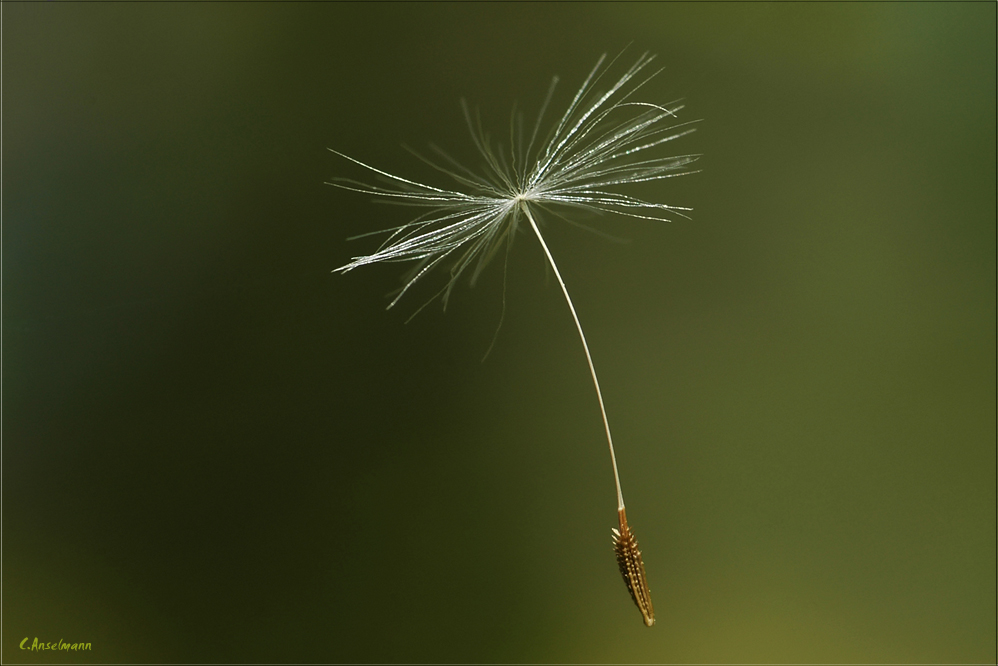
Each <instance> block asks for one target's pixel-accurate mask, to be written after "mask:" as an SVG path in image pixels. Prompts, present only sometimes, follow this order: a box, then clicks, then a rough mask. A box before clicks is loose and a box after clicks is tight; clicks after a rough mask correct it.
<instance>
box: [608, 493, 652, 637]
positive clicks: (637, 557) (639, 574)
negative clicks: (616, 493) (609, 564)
mask: <svg viewBox="0 0 998 666" xmlns="http://www.w3.org/2000/svg"><path fill="white" fill-rule="evenodd" d="M617 517H618V518H619V519H620V531H619V532H618V531H617V530H613V551H614V553H616V555H617V566H618V567H620V575H621V576H623V577H624V583H625V584H626V585H627V591H628V592H630V593H631V599H633V600H634V605H635V606H637V607H638V610H639V611H641V617H642V618H644V621H645V626H648V627H650V626H652V625H653V624H655V609H654V607H653V606H652V605H651V590H649V589H648V581H647V580H646V579H645V565H644V564H643V563H642V562H641V551H640V550H638V540H637V539H635V538H634V532H632V531H631V528H630V527H628V526H627V514H625V513H624V510H623V509H619V510H618V511H617Z"/></svg>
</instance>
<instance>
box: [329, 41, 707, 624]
mask: <svg viewBox="0 0 998 666" xmlns="http://www.w3.org/2000/svg"><path fill="white" fill-rule="evenodd" d="M653 58H654V56H650V55H648V54H647V53H646V54H644V55H642V56H641V57H640V58H638V61H637V62H636V63H635V64H634V65H632V66H631V68H630V69H628V70H627V71H626V72H625V73H624V74H623V75H622V76H621V77H620V78H619V79H618V80H617V81H616V82H615V83H613V84H612V85H611V86H610V88H609V89H608V90H607V91H606V92H604V93H596V92H594V91H595V88H596V85H597V84H598V83H599V82H600V80H601V79H602V78H603V76H604V74H605V73H606V72H607V69H608V68H609V66H610V65H612V64H613V62H611V63H610V65H608V66H607V67H606V68H604V66H603V63H604V61H605V60H606V55H603V56H602V57H600V59H599V61H598V62H597V63H596V66H595V67H593V69H592V71H591V72H590V73H589V76H588V77H587V78H586V80H585V81H584V82H583V84H582V87H581V88H579V90H578V92H576V93H575V97H574V98H573V99H572V102H571V104H569V105H568V108H567V109H566V110H565V112H564V114H562V116H561V118H560V120H558V122H557V123H556V124H555V125H554V127H553V128H552V129H551V130H550V132H549V134H548V136H547V138H546V139H541V140H540V141H538V132H539V131H540V127H541V122H542V120H543V118H544V113H545V111H546V110H547V107H548V105H549V103H550V102H551V98H552V96H553V94H554V89H555V85H556V84H557V82H558V79H557V77H555V78H554V80H553V81H552V82H551V86H550V88H549V89H548V93H547V96H546V97H545V99H544V103H543V105H542V106H541V110H540V112H539V113H538V116H537V121H536V122H535V124H534V127H533V131H531V132H530V134H529V136H527V135H526V134H525V133H524V131H523V122H522V116H515V115H514V120H513V121H511V125H510V139H511V141H510V153H509V155H506V154H505V152H504V150H503V148H502V146H501V145H499V146H497V147H496V148H495V149H493V147H492V143H491V141H490V138H489V135H488V134H486V133H485V132H484V131H483V130H482V126H481V121H480V119H478V118H477V115H476V118H475V119H474V120H473V119H472V116H471V113H470V112H469V110H468V107H467V105H466V104H464V101H463V100H462V103H461V106H462V109H463V111H464V117H465V121H466V122H467V125H468V129H469V131H470V132H471V138H472V141H473V142H474V144H475V148H476V149H477V150H478V152H479V154H480V155H481V157H482V158H484V160H485V164H484V170H483V171H482V172H481V173H479V172H475V171H472V170H471V169H469V168H467V167H465V166H463V165H461V164H460V163H458V162H457V161H456V160H454V159H453V158H451V157H450V156H449V155H447V154H446V153H444V152H443V151H442V150H440V149H439V148H436V147H435V146H431V148H432V150H433V151H434V152H435V153H436V154H437V156H438V158H439V159H440V160H442V161H443V164H444V165H445V166H444V165H441V164H438V163H435V162H431V161H430V160H427V159H425V158H422V159H424V161H426V162H427V163H428V164H430V166H432V167H434V168H435V169H437V170H438V171H441V172H442V173H444V174H447V175H448V176H449V177H451V178H452V179H453V180H455V181H456V182H457V183H458V184H459V185H460V186H462V189H461V190H448V189H441V188H437V187H432V186H430V185H424V184H423V183H419V182H416V181H413V180H409V179H407V178H402V177H400V176H395V175H393V174H390V173H388V172H386V171H382V170H381V169H377V168H375V167H373V166H370V165H368V164H364V163H363V162H361V161H359V160H355V159H354V158H352V157H349V156H347V155H344V154H343V153H340V152H338V151H335V150H333V151H332V152H334V153H336V154H337V155H340V156H341V157H343V158H345V159H347V160H350V161H351V162H353V163H355V164H357V165H359V166H361V167H363V168H365V169H368V170H369V171H371V172H373V173H375V174H378V175H379V176H381V178H382V179H383V180H385V181H387V183H388V184H389V185H388V186H381V185H368V184H364V183H360V182H358V181H354V180H350V179H346V178H337V179H334V182H332V183H330V185H335V186H336V187H340V188H343V189H346V190H352V191H354V192H362V193H364V194H372V195H375V196H377V197H380V198H383V199H385V200H389V201H394V202H397V203H401V204H404V205H408V206H417V207H424V208H426V209H427V211H426V212H425V213H424V214H423V215H420V216H419V217H417V218H416V219H415V220H413V221H412V222H409V223H408V224H404V225H402V226H400V227H395V228H393V229H385V230H383V232H384V233H387V234H389V235H388V238H387V239H386V240H385V241H384V242H383V243H382V244H381V247H379V248H378V250H377V251H376V252H374V253H373V254H369V255H365V256H360V257H354V259H353V260H352V261H351V262H350V263H348V264H346V265H345V266H341V267H340V268H337V269H336V271H338V272H341V273H346V272H348V271H351V270H353V269H355V268H358V267H360V266H365V265H367V264H375V263H379V262H402V261H415V262H416V265H415V267H414V268H413V270H412V272H411V273H410V274H409V276H408V278H407V280H406V282H405V284H404V285H403V287H402V288H401V289H400V290H399V293H398V294H397V295H396V296H395V299H394V300H392V302H391V303H390V304H389V306H388V307H389V308H390V307H392V306H393V305H395V304H396V303H397V302H398V300H399V299H400V298H401V297H402V296H403V295H404V294H405V293H406V292H407V291H408V290H409V288H410V287H412V286H413V285H414V284H415V283H416V282H418V281H419V280H420V279H421V278H423V277H424V276H425V275H426V274H427V273H429V272H430V271H431V270H432V269H433V268H435V267H436V266H438V265H439V264H441V263H442V262H444V261H445V260H447V259H448V258H450V259H451V260H452V261H453V263H452V265H451V268H450V278H449V279H448V280H447V282H446V284H445V285H444V287H443V288H442V289H441V290H440V292H439V293H438V294H437V295H438V296H441V297H442V300H443V302H444V305H445V306H446V303H447V299H448V297H449V296H450V293H451V290H452V289H453V287H454V285H455V284H456V282H457V280H458V279H459V278H460V277H461V275H462V274H464V272H465V271H466V270H467V269H468V268H469V267H471V266H472V265H473V264H474V268H473V270H472V273H471V282H472V284H474V282H475V280H476V279H477V277H478V275H479V273H480V272H481V270H482V269H483V268H484V267H485V265H486V264H487V263H488V262H489V260H490V259H491V258H492V257H493V256H494V255H495V253H496V251H497V250H498V249H499V248H500V247H501V246H502V244H503V243H506V244H507V249H508V247H509V243H510V242H511V239H512V235H513V233H515V232H516V230H517V228H518V227H519V225H520V223H521V222H522V221H523V220H524V219H525V220H526V222H527V224H528V225H529V226H530V229H531V230H532V231H533V233H534V235H535V236H537V240H538V242H540V244H541V249H543V250H544V255H545V257H547V261H548V263H549V264H550V265H551V269H552V270H553V271H554V274H555V277H556V278H557V279H558V284H559V285H561V291H562V293H563V294H564V296H565V302H566V303H568V309H569V311H570V312H571V313H572V319H573V320H574V321H575V327H576V329H578V331H579V338H580V339H581V340H582V348H583V350H584V351H585V353H586V361H587V362H588V364H589V372H590V374H591V375H592V379H593V385H594V386H595V388H596V398H597V400H598V402H599V408H600V414H601V415H602V417H603V426H604V428H605V430H606V440H607V444H608V445H609V447H610V461H611V463H612V465H613V480H614V483H615V484H616V488H617V517H618V521H619V524H620V525H619V526H620V529H619V530H617V529H615V530H613V543H614V551H615V553H616V556H617V564H618V566H619V567H620V573H621V575H622V576H623V577H624V582H625V583H626V584H627V589H628V592H630V595H631V598H632V599H633V600H634V603H635V605H637V607H638V610H640V611H641V616H642V618H643V619H644V623H645V624H646V625H648V626H649V627H650V626H652V625H653V624H655V612H654V610H653V608H652V603H651V594H650V591H649V589H648V583H647V581H646V579H645V570H644V564H643V563H642V561H641V552H640V551H639V550H638V543H637V541H636V540H635V538H634V533H633V531H632V530H631V529H630V527H629V526H628V524H627V516H626V513H625V511H624V496H623V494H622V493H621V491H620V476H619V474H618V473H617V460H616V456H615V455H614V451H613V439H612V438H611V436H610V423H609V421H608V420H607V416H606V409H605V407H604V406H603V395H602V393H601V392H600V386H599V380H598V379H597V378H596V368H595V367H594V366H593V359H592V356H591V355H590V353H589V345H588V344H587V343H586V336H585V333H583V332H582V324H581V323H580V322H579V317H578V315H577V314H576V312H575V306H574V305H573V304H572V299H571V297H570V296H569V295H568V288H567V287H566V286H565V281H564V280H563V279H562V277H561V272H560V271H559V270H558V265H557V264H556V263H555V260H554V257H553V256H552V255H551V251H550V249H548V245H547V243H546V242H545V240H544V236H543V235H542V234H541V230H540V228H539V227H538V224H537V219H536V217H537V212H538V211H539V210H549V209H551V208H557V207H566V206H568V207H571V206H575V207H581V208H586V209H589V210H595V211H600V212H611V213H618V214H620V215H626V216H628V217H635V218H641V219H650V220H666V221H668V220H669V219H670V217H669V215H670V214H676V215H680V216H682V217H686V216H685V215H684V214H683V211H688V210H690V209H689V208H682V207H678V206H668V205H665V204H660V203H649V202H646V201H642V200H641V199H637V198H635V197H633V196H631V195H628V194H624V193H621V192H618V191H616V190H615V189H611V188H616V187H617V186H620V185H629V184H633V183H643V182H647V181H654V180H661V179H663V178H671V177H673V176H679V175H683V174H686V173H691V171H689V170H686V169H684V167H686V166H687V165H689V164H690V163H692V162H693V161H695V160H696V159H697V157H698V156H697V155H681V156H667V157H654V153H653V152H650V151H652V149H655V148H658V147H659V146H662V145H663V144H665V143H667V142H669V141H672V140H673V139H677V138H679V137H681V136H683V135H685V134H688V133H690V132H692V131H693V128H692V127H691V125H692V123H691V122H686V123H680V122H678V121H677V116H676V113H677V112H678V111H679V110H680V109H682V108H683V107H682V106H681V105H677V104H670V105H665V106H662V105H659V104H651V103H648V102H639V101H634V100H633V99H631V97H632V95H633V94H634V92H635V91H637V90H638V89H639V88H641V86H643V85H644V84H645V83H647V82H648V80H650V79H651V78H652V77H654V76H655V75H656V74H657V73H658V72H654V73H651V74H649V75H646V76H645V77H644V78H642V79H636V77H638V75H639V73H640V72H642V70H644V69H645V67H647V65H648V64H649V63H650V62H651V61H652V60H653ZM659 71H661V70H659ZM525 143H526V145H524V144H525ZM535 146H536V147H535ZM376 233H380V232H376ZM365 235H369V234H365Z"/></svg>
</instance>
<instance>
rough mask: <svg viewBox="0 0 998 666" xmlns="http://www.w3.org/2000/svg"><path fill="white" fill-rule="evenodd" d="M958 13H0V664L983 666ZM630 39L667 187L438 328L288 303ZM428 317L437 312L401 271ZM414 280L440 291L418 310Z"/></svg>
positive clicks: (386, 273)
mask: <svg viewBox="0 0 998 666" xmlns="http://www.w3.org/2000/svg"><path fill="white" fill-rule="evenodd" d="M995 18H996V9H995V5H994V4H989V3H977V4H904V3H902V4H861V5H848V4H818V5H807V4H756V3H753V4H748V5H735V4H727V3H719V4H705V5H697V4H654V5H638V4H624V5H611V4H606V5H603V4H529V5H517V4H496V5H491V4H487V5H467V4H429V5H423V4H387V5H359V4H319V5H312V4H292V5H276V4H263V5H250V4H232V5H230V4H207V5H197V4H179V5H172V4H152V5H145V4H141V5H140V4H97V5H81V4H65V5H64V4H58V5H47V4H46V5H43V4H29V5H10V4H4V7H3V74H4V77H3V93H4V96H3V100H4V108H3V110H4V114H3V138H4V165H3V166H4V170H3V194H4V197H3V361H4V364H3V407H4V410H3V592H4V598H3V645H2V657H3V660H4V661H5V662H8V663H12V662H29V663H32V662H34V663H37V662H43V661H51V660H52V659H53V658H56V659H62V660H66V661H68V660H69V658H68V657H66V656H65V655H54V656H53V655H50V654H45V653H42V654H33V653H28V652H23V651H20V650H18V648H17V645H18V643H19V642H20V640H21V639H22V638H23V637H24V636H30V637H35V636H37V637H39V639H40V640H57V639H59V638H62V639H63V640H71V641H76V640H85V641H91V642H92V643H93V647H94V650H93V652H92V653H90V654H86V655H82V656H78V655H74V656H77V657H78V658H80V659H83V660H90V661H95V662H97V661H99V662H113V661H131V662H164V661H177V662H230V663H231V662H267V661H281V662H292V661H296V662H301V661H321V662H350V661H361V662H366V661H406V662H412V661H434V662H439V661H472V662H517V661H553V662H642V661H653V662H790V661H793V662H823V663H828V662H865V663H872V662H922V663H927V662H988V661H992V660H993V659H994V657H995V650H996V640H995V626H996V615H995V602H996V598H995V583H996V581H995V566H996V559H995V558H996V554H995V538H996V534H995V502H996V495H995V437H996V431H995V401H996V390H995V313H996V308H995V227H996V223H995V220H996V208H995V179H996V172H995V145H996V136H995V104H996V98H995V60H996V50H995V28H994V26H995ZM628 44H631V46H630V47H628V48H629V50H628V52H627V53H625V55H624V56H623V58H624V59H625V60H629V59H631V58H633V57H636V54H637V53H639V52H641V51H643V50H649V51H652V52H655V53H657V54H659V62H660V63H661V65H663V66H664V67H665V71H664V72H663V73H662V74H661V75H660V76H659V77H658V78H656V79H655V80H654V81H653V82H652V83H650V84H649V85H648V86H646V87H645V88H644V89H643V91H642V97H643V98H646V99H650V100H655V101H669V100H673V99H676V98H685V100H686V102H687V104H688V106H687V109H686V110H685V111H684V113H685V114H686V115H685V117H686V118H690V119H692V118H703V119H704V122H703V123H702V124H701V126H700V131H698V132H697V133H696V134H694V135H693V136H691V137H687V138H685V139H683V140H682V141H681V142H677V145H676V151H677V152H698V153H703V154H704V158H703V160H702V161H701V162H700V165H701V166H702V168H703V172H702V173H700V174H698V175H696V176H691V177H688V178H682V179H677V180H673V181H667V182H665V183H661V184H658V185H654V186H649V187H647V188H645V189H644V190H642V192H641V195H642V196H644V197H646V198H648V199H652V200H656V201H663V202H667V203H673V204H678V205H689V206H693V207H694V209H695V212H694V214H693V220H692V221H682V222H677V223H674V224H671V225H660V224H655V223H651V222H640V221H633V220H631V221H628V220H621V219H616V218H612V217H606V218H586V219H582V220H581V221H582V222H585V223H587V224H594V225H595V226H597V227H599V228H600V229H601V230H604V231H606V232H608V233H610V234H613V235H616V236H622V237H625V238H628V239H630V241H631V242H630V243H626V244H619V243H612V242H608V241H607V240H605V239H603V238H600V237H598V236H594V235H591V234H587V233H585V232H583V231H580V230H578V229H574V228H571V227H568V226H567V225H564V224H560V223H558V222H557V221H556V220H551V224H550V225H549V228H548V233H549V236H550V237H549V243H550V245H551V246H552V250H553V252H554V253H555V256H556V257H557V258H558V260H559V262H560V265H561V268H562V272H563V273H564V275H565V277H566V280H567V281H568V283H569V287H570V288H571V290H572V293H573V296H574V298H575V301H576V305H577V307H578V308H579V311H580V316H581V318H582V321H583V323H584V325H585V326H586V330H587V334H588V336H589V340H590V344H591V346H592V350H593V354H594V357H595V361H596V364H597V368H598V369H599V371H600V375H601V380H602V383H603V389H604V392H605V395H606V399H607V407H608V410H609V413H610V417H611V424H612V426H613V427H614V430H615V439H616V441H617V445H618V458H619V462H620V465H621V475H622V481H623V484H624V493H625V497H626V498H627V500H628V507H629V511H628V513H629V516H630V517H631V519H632V522H633V526H634V527H635V529H636V532H637V535H638V537H639V538H640V540H641V544H642V547H643V549H644V551H645V561H646V565H647V567H648V576H649V579H650V582H651V586H652V590H653V593H654V600H655V604H656V610H657V614H658V624H657V626H656V627H655V628H653V629H651V630H649V629H646V628H645V627H644V626H642V624H641V621H640V616H639V614H638V612H637V610H636V609H635V608H633V606H632V605H631V602H630V600H629V599H628V598H627V593H626V591H625V589H624V585H623V583H622V582H621V580H620V579H619V575H618V573H617V571H616V567H615V564H614V562H613V556H612V552H611V548H610V527H611V526H612V525H613V524H614V520H615V512H614V506H615V505H614V494H613V485H612V477H611V474H610V466H609V457H608V455H607V453H606V450H605V443H604V442H603V440H602V431H601V425H600V422H599V415H598V411H597V408H596V403H595V398H594V396H593V393H592V386H591V385H590V383H589V379H588V375H587V371H586V368H585V363H584V358H583V356H582V351H581V349H580V347H579V344H578V340H577V338H576V334H575V331H574V329H573V328H572V324H571V319H570V317H569V315H568V312H567V310H566V308H565V306H564V303H563V301H562V300H561V295H560V293H559V292H558V289H557V286H556V284H555V283H554V282H553V280H551V279H550V276H548V275H546V273H545V270H544V267H543V260H542V256H541V254H540V251H539V249H538V248H537V246H536V243H535V242H533V241H532V240H531V239H530V238H529V237H528V236H524V237H522V238H520V239H519V241H518V242H517V244H516V246H515V247H514V252H513V254H512V257H511V259H510V264H509V275H508V284H507V289H506V302H507V308H506V313H505V319H504V323H503V325H502V329H501V332H500V334H499V338H498V341H497V343H496V345H495V348H494V350H493V352H492V354H491V356H490V357H489V359H488V360H487V361H486V362H485V363H484V364H483V363H480V362H479V361H480V359H481V357H482V356H483V354H484V353H485V350H486V349H487V348H488V346H489V343H490V341H491V339H492V335H493V332H494V330H495V327H496V324H497V323H498V321H499V316H500V311H501V309H502V305H501V303H502V288H503V286H502V281H503V280H502V267H501V265H498V266H495V267H493V268H492V270H490V271H489V272H488V273H487V274H486V276H485V278H484V280H483V282H482V284H480V285H479V286H477V287H476V288H475V289H468V288H466V287H465V286H464V285H462V286H461V287H460V288H459V289H458V290H457V291H456V293H455V297H454V299H453V301H452V303H451V307H450V308H449V310H448V312H447V313H446V314H445V315H442V314H441V313H440V312H439V308H437V307H435V306H434V307H431V308H429V309H427V310H426V311H424V312H423V313H422V314H420V315H419V316H418V317H417V318H416V319H414V320H413V321H412V322H411V323H410V324H408V325H404V323H403V322H404V321H405V319H406V318H407V317H408V315H409V314H411V313H412V312H413V311H414V310H415V309H416V308H417V307H418V306H419V305H420V304H421V303H422V299H425V298H427V297H429V296H430V295H431V294H432V293H433V291H434V288H433V285H426V287H425V288H424V290H423V291H422V292H420V293H418V294H414V295H413V297H412V298H410V299H408V300H407V301H403V303H402V304H401V305H400V307H399V308H398V310H393V311H391V312H389V313H388V314H385V313H384V312H383V310H382V307H383V305H384V304H385V302H386V301H385V300H384V295H385V294H386V293H388V292H389V291H391V290H392V289H393V288H394V287H395V286H396V285H397V284H398V275H399V274H400V273H401V268H400V267H393V266H387V267H385V266H382V267H375V268H371V269H366V270H362V271H357V272H356V273H351V274H349V275H348V276H346V277H340V276H334V275H330V273H329V271H330V269H332V268H335V267H336V266H339V265H341V264H343V263H344V262H345V261H346V260H347V259H348V258H349V257H350V256H353V255H355V254H358V253H364V252H366V251H370V250H371V249H373V247H374V241H373V239H367V240H363V241H355V242H353V243H347V242H346V241H345V240H344V239H345V238H346V237H347V236H350V235H353V234H358V233H362V232H365V231H369V230H373V229H376V228H381V227H388V226H392V225H393V224H398V223H400V222H404V221H406V219H407V218H406V215H407V214H408V213H407V211H405V210H402V209H398V208H394V207H387V206H375V205H372V204H371V203H370V202H369V201H368V200H367V199H366V198H365V197H363V196H360V195H351V194H350V193H346V192H342V191H338V190H334V189H333V188H330V187H327V186H325V185H323V184H322V183H323V181H324V180H326V179H328V178H329V177H330V176H332V175H342V176H355V177H356V176H359V175H360V174H358V173H357V171H356V169H355V168H352V167H351V165H350V164H349V163H346V162H345V161H343V160H341V159H339V158H337V157H336V156H335V155H333V154H332V153H329V152H327V151H326V150H325V149H326V147H335V148H337V149H338V150H342V151H343V152H346V153H347V154H350V155H353V156H356V157H358V158H360V159H363V160H365V161H367V162H369V163H372V164H376V165H379V166H381V167H383V168H386V169H389V170H392V171H395V172H396V173H402V174H405V175H411V176H413V177H416V178H433V177H434V176H433V175H431V174H430V173H428V172H427V169H426V167H425V166H424V165H421V164H420V163H419V162H418V161H417V160H415V159H413V158H412V157H411V156H410V155H409V154H408V153H406V152H405V151H404V150H402V149H401V148H400V147H399V145H400V144H401V143H407V144H409V145H413V146H415V147H417V148H418V147H422V146H424V145H426V143H427V142H428V141H434V142H437V143H438V144H440V145H442V146H444V147H445V148H447V149H449V150H451V151H452V152H453V153H455V154H456V155H458V156H459V157H461V158H465V159H467V158H470V157H471V155H472V153H471V150H470V145H469V142H468V140H467V138H466V132H465V130H464V128H463V126H462V124H461V119H460V112H459V109H458V105H457V100H458V99H459V97H461V96H465V97H467V98H468V99H469V100H470V101H471V102H472V103H473V104H478V105H480V106H481V108H482V109H483V117H484V119H485V122H486V123H487V124H489V125H491V126H493V127H495V128H496V134H498V135H503V134H504V132H505V128H506V126H507V123H508V117H509V116H508V114H509V110H510V108H511V106H512V104H513V102H514V101H516V102H517V104H518V105H519V108H522V109H525V110H526V112H527V114H528V116H529V115H531V114H533V113H534V112H535V110H536V108H537V106H538V105H539V103H540V101H541V99H542V98H543V94H544V90H545V89H546V86H547V85H548V82H549V80H550V77H551V76H552V75H553V74H558V75H560V76H561V79H562V85H561V96H559V97H558V98H557V101H556V105H557V106H563V105H564V104H565V103H567V99H566V96H567V95H568V94H570V93H571V92H572V91H574V89H575V87H576V86H577V85H578V84H579V82H580V81H581V80H582V78H583V77H584V76H585V74H586V73H587V72H588V70H589V69H590V68H591V67H592V65H593V64H594V63H595V61H596V59H597V57H598V56H599V54H600V53H602V52H604V51H608V52H610V53H611V54H614V53H617V52H618V51H620V50H621V49H622V48H624V47H625V46H626V45H628ZM438 280H439V276H438ZM437 284H439V281H438V282H437Z"/></svg>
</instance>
